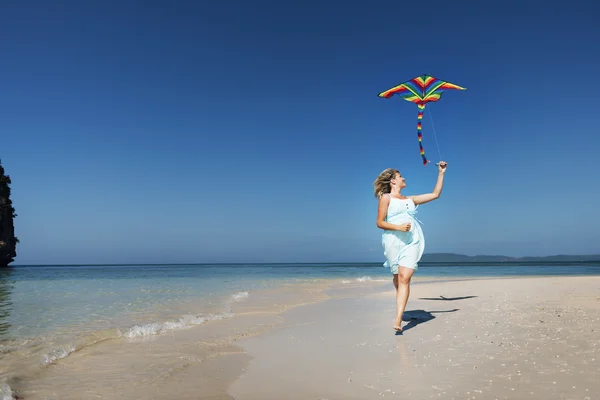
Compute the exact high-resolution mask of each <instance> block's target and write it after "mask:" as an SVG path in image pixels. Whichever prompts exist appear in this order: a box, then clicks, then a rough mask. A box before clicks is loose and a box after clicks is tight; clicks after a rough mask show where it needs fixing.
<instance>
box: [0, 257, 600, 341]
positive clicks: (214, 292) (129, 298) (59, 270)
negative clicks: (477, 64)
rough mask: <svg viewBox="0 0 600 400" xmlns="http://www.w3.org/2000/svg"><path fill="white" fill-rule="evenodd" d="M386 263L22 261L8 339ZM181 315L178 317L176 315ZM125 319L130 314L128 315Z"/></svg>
mask: <svg viewBox="0 0 600 400" xmlns="http://www.w3.org/2000/svg"><path fill="white" fill-rule="evenodd" d="M598 274H600V263H582V264H545V265H542V264H504V265H500V264H477V265H461V264H454V265H452V264H448V265H428V264H422V265H421V266H420V267H419V269H418V271H417V272H416V274H415V276H427V277H436V276H437V277H486V276H489V277H493V276H541V275H598ZM389 277H390V275H389V271H388V270H387V269H386V268H383V267H382V266H381V263H356V264H347V263H346V264H341V263H340V264H231V265H228V264H219V265H214V264H193V265H192V264H189V265H98V266H96V265H73V266H17V267H11V268H6V269H3V270H0V341H1V340H3V339H17V338H22V337H33V336H40V335H45V334H48V333H49V332H52V331H55V330H60V329H70V330H72V329H79V330H85V329H110V328H121V329H124V328H126V326H125V325H123V326H118V324H126V323H127V322H131V321H132V316H135V317H134V319H135V320H136V323H143V322H147V323H152V322H153V321H144V318H145V315H147V316H155V315H157V314H162V313H165V314H169V313H171V312H176V311H174V310H177V308H176V307H175V308H173V307H172V306H174V305H177V304H181V303H186V302H190V301H193V302H194V303H195V304H199V303H204V304H206V305H207V306H210V305H212V306H213V307H212V309H213V311H215V312H219V307H221V310H220V311H221V312H223V313H226V312H227V311H228V309H227V301H228V300H231V301H235V300H239V299H242V298H244V297H246V296H248V295H250V293H251V292H252V291H254V290H259V289H265V288H269V287H274V286H277V285H280V284H283V283H285V284H290V283H301V282H310V281H313V280H320V279H339V280H356V279H361V278H362V279H364V280H369V279H387V278H389ZM169 316H175V315H169ZM120 317H125V318H126V319H125V320H123V319H122V318H120Z"/></svg>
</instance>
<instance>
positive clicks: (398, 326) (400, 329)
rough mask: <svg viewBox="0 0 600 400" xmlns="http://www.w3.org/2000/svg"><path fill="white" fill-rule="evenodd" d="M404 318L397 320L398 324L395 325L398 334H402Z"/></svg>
mask: <svg viewBox="0 0 600 400" xmlns="http://www.w3.org/2000/svg"><path fill="white" fill-rule="evenodd" d="M400 325H402V318H396V323H395V324H394V330H395V331H396V332H402V327H401V326H400Z"/></svg>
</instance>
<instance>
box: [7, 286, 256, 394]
mask: <svg viewBox="0 0 600 400" xmlns="http://www.w3.org/2000/svg"><path fill="white" fill-rule="evenodd" d="M249 295H250V293H249V292H247V291H242V292H237V293H234V294H232V295H231V296H230V297H229V298H228V299H227V301H226V302H225V310H224V311H223V312H221V313H217V314H196V315H193V314H187V315H183V316H181V317H180V318H178V319H176V320H171V321H162V322H149V323H147V324H143V325H135V326H133V327H130V328H125V329H116V330H109V331H108V332H105V335H103V336H102V337H101V338H100V339H99V340H98V337H97V335H96V334H95V335H92V337H95V339H92V340H90V337H88V338H87V340H85V339H84V340H82V341H81V342H79V343H76V344H66V345H61V346H58V347H56V348H54V349H52V350H51V351H50V352H48V353H46V354H44V355H43V356H42V364H44V365H49V364H53V363H55V362H56V361H58V360H61V359H63V358H65V357H68V356H69V355H70V354H72V353H74V352H76V351H79V350H81V349H82V348H84V347H87V346H90V345H93V344H95V343H98V342H99V341H103V340H108V339H116V338H127V339H134V338H141V337H147V336H154V335H160V334H163V333H166V332H172V331H177V330H181V329H187V328H191V327H193V326H197V325H202V324H204V323H206V322H210V321H219V320H223V319H228V318H232V317H234V316H235V314H234V313H233V311H232V309H231V305H232V304H233V303H238V302H240V301H243V300H245V299H247V298H248V297H249ZM106 333H108V335H107V334H106ZM1 393H2V392H1V391H0V394H1ZM0 400H3V399H2V398H1V397H0Z"/></svg>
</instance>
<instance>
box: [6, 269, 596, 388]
mask: <svg viewBox="0 0 600 400" xmlns="http://www.w3.org/2000/svg"><path fill="white" fill-rule="evenodd" d="M367 278H368V277H359V278H356V277H353V278H349V279H339V278H337V277H336V278H325V279H314V280H312V282H311V283H295V282H292V283H283V284H281V285H280V286H278V287H277V288H271V289H261V290H257V291H255V292H252V293H250V294H249V296H248V297H247V298H244V299H242V301H240V302H236V303H233V305H232V312H233V314H234V316H233V317H232V318H229V319H222V320H215V321H206V322H205V323H202V324H200V325H196V326H191V327H188V328H185V329H182V330H175V331H167V332H163V333H161V334H159V335H153V336H142V337H138V338H133V339H128V338H117V339H115V338H109V339H108V340H100V341H99V342H98V343H93V344H91V345H90V346H86V347H83V348H81V349H78V350H77V351H75V352H73V353H71V354H69V355H68V357H66V358H63V359H58V360H57V361H56V362H54V363H52V365H49V366H47V367H43V368H41V369H40V370H39V371H36V372H35V373H33V374H32V375H30V376H29V377H27V376H25V375H24V376H22V377H17V379H16V380H14V381H12V382H8V383H9V384H10V387H12V389H13V392H15V393H18V394H19V395H20V396H22V397H23V399H36V398H45V397H44V396H45V395H47V394H48V393H61V396H59V397H60V398H67V399H68V398H74V399H75V398H82V397H81V396H83V398H85V397H88V396H93V395H95V396H99V397H101V398H102V397H108V398H110V397H111V396H115V395H118V396H123V395H125V394H126V396H125V397H127V398H153V397H152V396H153V395H156V396H158V393H162V394H163V395H165V396H166V395H171V396H172V395H173V394H174V393H177V397H178V398H197V397H194V394H195V395H196V396H197V395H198V394H199V393H200V394H202V395H203V396H206V397H203V398H210V399H214V400H217V399H219V400H221V399H223V400H224V399H227V400H231V399H233V398H234V397H235V398H236V399H238V400H245V399H246V397H244V395H240V393H239V392H235V390H236V389H235V388H236V387H238V386H239V385H240V384H241V383H240V382H244V379H245V378H244V377H245V376H246V377H247V374H248V373H253V372H252V371H253V365H255V364H260V363H261V359H262V358H263V357H271V356H272V354H271V353H272V351H269V349H268V348H267V349H262V350H259V351H258V352H256V353H255V352H253V350H252V349H253V348H252V346H253V345H252V343H256V342H260V341H262V340H266V339H264V338H265V337H267V338H268V337H271V338H272V337H275V338H278V339H276V340H281V335H284V332H286V331H288V330H289V329H290V327H291V326H292V325H294V326H295V328H294V329H308V331H307V332H306V334H307V335H309V336H310V334H311V332H312V334H314V333H315V332H314V330H315V329H317V330H323V329H324V328H323V327H322V326H321V325H323V324H325V325H327V318H324V317H323V316H322V315H321V316H319V315H320V314H319V310H320V309H329V308H332V307H333V308H335V306H336V305H337V306H338V307H339V306H340V305H342V306H341V308H339V309H338V310H337V312H338V313H341V314H342V315H348V314H350V315H352V314H353V313H354V312H355V311H354V310H353V309H352V308H348V306H347V304H350V303H351V304H360V303H361V302H375V303H374V305H372V306H373V307H374V309H375V310H378V311H377V312H376V313H372V309H371V310H370V311H369V312H367V311H368V309H367V311H365V310H364V309H363V311H362V312H363V313H364V312H366V314H367V315H366V317H365V318H373V315H375V316H379V318H384V319H385V318H387V319H389V320H390V321H391V315H392V314H389V313H390V311H389V310H390V307H392V308H393V307H394V305H395V302H394V290H393V286H392V282H391V275H390V276H389V277H388V278H387V279H386V278H380V277H377V278H375V279H367ZM565 279H566V280H567V281H568V280H571V283H569V282H566V284H567V286H569V285H571V286H572V282H575V281H577V280H586V279H590V280H593V281H596V282H598V281H599V280H600V277H589V276H586V277H580V276H579V277H577V276H575V277H564V276H555V275H550V276H498V277H487V276H484V277H480V276H479V277H465V276H460V277H445V276H443V277H439V276H438V277H428V276H425V277H415V278H414V281H413V285H412V286H411V287H412V288H413V289H412V290H411V292H412V293H411V297H410V298H409V303H408V304H407V311H409V310H412V306H413V305H414V304H416V303H415V302H424V301H428V302H429V303H430V304H432V303H434V304H435V305H436V306H437V305H440V304H443V303H446V301H435V302H434V301H432V300H447V299H448V296H450V295H446V296H445V297H446V299H444V298H440V297H439V296H440V295H439V294H438V295H437V297H438V298H434V297H430V298H429V299H428V300H422V299H419V298H418V297H414V296H418V293H428V292H431V291H434V292H435V291H442V292H447V293H450V292H451V291H452V290H456V287H458V288H461V287H462V288H465V287H472V288H474V290H475V289H476V290H481V289H480V288H479V286H480V285H481V286H482V287H488V288H492V289H493V287H495V286H498V285H507V282H510V281H512V282H516V283H515V284H516V285H521V286H523V285H525V286H531V285H532V284H533V285H534V286H535V285H540V282H545V281H548V280H551V281H555V280H559V281H560V280H565ZM573 280H575V281H573ZM465 285H466V286H465ZM469 285H470V286H469ZM542 286H543V285H542ZM452 287H454V289H452ZM427 288H430V289H427ZM450 297H451V296H450ZM599 298H600V297H599ZM457 301H458V302H460V301H469V300H468V299H464V300H457ZM411 303H412V304H411ZM344 304H346V306H343V305H344ZM311 310H312V314H311ZM384 310H388V311H384ZM307 313H308V319H309V321H306V320H303V319H302V318H305V319H306V318H307ZM330 313H331V314H333V313H334V311H330ZM359 314H360V312H359ZM371 314H373V315H371ZM388 314H389V315H388ZM417 314H418V313H417ZM303 315H304V316H303ZM431 316H432V315H431V314H430V315H429V317H428V316H427V315H425V318H430V317H431ZM329 317H331V316H329ZM388 317H389V318H388ZM417 317H419V315H417ZM421 317H423V315H421ZM436 317H437V318H438V319H439V318H441V317H439V316H434V318H436ZM434 318H431V320H433V319H434ZM444 318H445V317H444ZM372 322H373V323H381V321H372ZM409 323H410V321H409ZM417 325H419V327H418V328H419V329H420V327H421V324H417ZM372 326H373V325H372ZM307 327H309V328H307ZM414 328H416V327H414ZM310 329H312V331H311V330H310ZM332 329H336V328H335V327H332ZM411 329H412V328H410V329H409V330H408V331H407V332H406V333H405V335H403V336H404V337H408V335H409V332H411ZM359 330H360V329H359ZM388 330H389V331H390V332H391V322H390V326H389V327H387V326H382V332H385V334H387V333H388V332H387V331H388ZM598 330H599V331H600V327H599V329H598ZM376 334H378V333H376ZM350 335H351V334H350ZM403 336H399V337H400V338H402V337H403ZM248 343H250V346H249V347H247V346H248ZM317 344H318V343H317ZM317 347H318V346H317ZM348 350H349V351H355V350H356V349H355V348H349V349H348ZM148 351H151V354H149V353H148ZM313 351H314V348H313V347H309V348H304V353H307V354H310V353H311V352H313ZM367 356H368V355H365V357H367ZM342 358H343V357H342ZM598 359H600V357H598ZM282 362H284V363H285V360H284V361H282ZM288 362H292V361H288ZM123 363H126V364H127V365H128V366H129V367H124V366H123V365H122V364H123ZM107 365H111V366H112V368H107ZM136 365H137V367H135V366H136ZM272 372H273V371H272ZM274 372H277V371H274ZM119 374H121V375H122V374H127V375H129V377H130V379H129V380H128V381H123V380H122V378H121V377H120V376H119ZM198 376H202V377H205V378H203V379H202V380H198V378H197V377H198ZM161 377H162V378H161ZM19 378H23V379H24V380H21V379H19ZM29 378H31V379H29ZM72 379H77V380H78V381H80V382H82V384H81V385H78V390H74V388H73V384H72V382H73V380H72ZM171 379H172V380H173V381H177V382H178V383H177V385H175V384H174V382H173V381H171ZM130 380H132V381H133V383H134V384H133V385H132V382H129V381H130ZM96 382H106V384H107V385H108V386H110V387H97V383H96ZM135 382H137V383H135ZM140 385H142V386H144V387H145V388H144V389H142V388H141V387H140ZM0 386H1V385H0ZM136 388H137V389H136ZM232 388H233V390H234V394H233V395H232V394H231V393H230V391H231V390H232ZM150 389H151V390H150ZM2 390H3V389H2V388H1V387H0V394H4V393H3V391H2ZM140 390H142V392H140ZM146 390H149V391H146ZM244 390H245V391H244V393H246V395H247V396H250V395H248V393H252V390H253V389H244ZM141 393H146V396H150V397H143V396H141ZM382 393H383V392H382ZM263 394H264V393H263ZM384 394H385V393H384ZM388 395H389V393H388ZM132 396H133V397H132ZM137 396H140V397H137ZM247 398H249V399H250V398H253V397H251V396H250V397H247ZM267 398H268V397H267ZM333 398H336V397H335V396H333ZM345 398H351V397H345ZM363 398H365V397H363ZM366 398H368V397H366Z"/></svg>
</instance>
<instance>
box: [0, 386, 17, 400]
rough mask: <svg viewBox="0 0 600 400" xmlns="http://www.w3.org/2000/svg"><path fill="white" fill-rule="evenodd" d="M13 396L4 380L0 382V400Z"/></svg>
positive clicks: (9, 399) (12, 399) (11, 398)
mask: <svg viewBox="0 0 600 400" xmlns="http://www.w3.org/2000/svg"><path fill="white" fill-rule="evenodd" d="M14 398H15V396H14V393H13V391H12V389H11V388H10V386H9V385H8V383H6V382H0V400H14Z"/></svg>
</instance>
